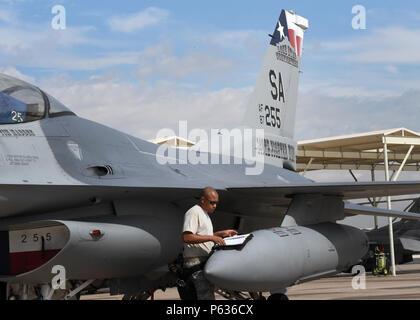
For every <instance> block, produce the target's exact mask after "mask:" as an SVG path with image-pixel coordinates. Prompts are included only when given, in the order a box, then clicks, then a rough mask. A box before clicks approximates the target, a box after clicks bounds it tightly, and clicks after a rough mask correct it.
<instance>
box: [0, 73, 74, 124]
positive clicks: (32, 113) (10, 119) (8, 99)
mask: <svg viewBox="0 0 420 320" xmlns="http://www.w3.org/2000/svg"><path fill="white" fill-rule="evenodd" d="M65 114H67V115H68V114H74V113H73V112H71V111H70V110H69V109H68V108H66V107H65V106H64V105H63V104H61V103H60V102H59V101H58V100H56V99H55V98H54V97H52V96H50V95H48V94H46V93H44V92H43V91H41V90H40V89H39V88H37V87H35V86H33V85H30V84H28V83H26V82H24V81H22V80H19V79H16V78H13V77H11V76H8V75H5V74H0V124H14V123H23V122H30V121H35V120H40V119H43V118H45V117H46V116H47V115H48V116H49V117H55V116H59V115H65Z"/></svg>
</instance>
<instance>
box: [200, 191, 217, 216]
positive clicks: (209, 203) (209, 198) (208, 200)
mask: <svg viewBox="0 0 420 320" xmlns="http://www.w3.org/2000/svg"><path fill="white" fill-rule="evenodd" d="M218 203H219V194H218V193H217V191H216V190H215V189H214V188H212V187H206V188H204V189H203V191H202V193H201V197H200V206H201V207H202V208H203V210H204V211H206V212H208V213H212V212H214V210H216V206H217V204H218Z"/></svg>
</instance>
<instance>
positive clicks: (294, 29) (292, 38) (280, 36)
mask: <svg viewBox="0 0 420 320" xmlns="http://www.w3.org/2000/svg"><path fill="white" fill-rule="evenodd" d="M308 27H309V23H308V20H307V19H305V18H303V17H301V16H298V15H297V14H295V13H294V12H293V11H286V10H283V11H282V12H281V14H280V17H279V21H278V22H277V25H276V28H275V29H274V33H273V36H272V39H271V43H270V44H271V45H273V46H276V45H277V44H278V43H280V42H283V41H284V39H286V38H287V40H289V43H290V45H291V46H292V47H293V49H295V51H296V54H297V55H298V56H299V57H300V56H301V55H302V46H303V34H304V31H305V30H306V29H308Z"/></svg>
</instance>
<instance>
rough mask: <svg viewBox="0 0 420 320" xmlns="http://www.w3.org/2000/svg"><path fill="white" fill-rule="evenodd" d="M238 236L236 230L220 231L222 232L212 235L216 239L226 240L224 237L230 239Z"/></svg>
mask: <svg viewBox="0 0 420 320" xmlns="http://www.w3.org/2000/svg"><path fill="white" fill-rule="evenodd" d="M237 234H238V231H236V230H230V229H229V230H222V231H217V232H215V233H214V235H215V236H217V237H221V238H226V237H232V236H236V235H237Z"/></svg>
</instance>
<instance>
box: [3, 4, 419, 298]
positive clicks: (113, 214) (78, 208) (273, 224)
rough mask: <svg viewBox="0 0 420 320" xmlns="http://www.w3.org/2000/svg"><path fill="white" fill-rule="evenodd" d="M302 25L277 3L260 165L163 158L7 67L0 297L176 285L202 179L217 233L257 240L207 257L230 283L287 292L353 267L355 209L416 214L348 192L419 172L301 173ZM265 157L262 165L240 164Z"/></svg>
mask: <svg viewBox="0 0 420 320" xmlns="http://www.w3.org/2000/svg"><path fill="white" fill-rule="evenodd" d="M307 28H308V21H307V20H306V19H304V18H302V17H300V16H298V15H296V14H295V13H293V12H291V11H285V10H283V11H282V12H281V15H280V17H279V19H278V20H277V21H276V25H275V29H274V32H273V34H272V35H271V37H270V44H269V46H268V50H267V53H266V56H265V58H264V61H263V67H262V69H261V72H260V75H259V77H258V79H257V84H256V87H255V92H254V95H253V96H252V99H251V101H250V104H249V106H248V109H247V112H246V117H245V121H244V125H245V127H247V128H252V129H253V130H256V129H264V136H263V137H261V136H258V135H256V136H254V137H252V138H251V141H252V142H253V148H254V149H253V150H254V151H255V153H256V155H259V156H261V158H262V161H260V162H259V161H254V162H252V160H255V159H254V158H252V157H250V158H246V156H245V155H244V156H243V158H242V159H239V160H241V161H238V162H235V161H234V160H238V159H234V158H233V156H231V157H230V161H229V163H227V164H223V163H222V164H203V163H199V164H191V163H182V162H181V161H179V160H180V159H182V157H183V155H184V154H183V153H182V151H181V150H173V149H168V150H167V153H168V154H169V153H170V152H175V154H176V156H177V157H176V158H175V160H177V161H174V162H170V161H167V162H166V164H164V165H162V164H161V163H160V162H161V161H163V162H164V161H165V160H168V158H166V157H165V154H160V153H159V150H161V149H159V148H160V147H159V146H156V145H154V144H151V143H149V142H146V141H144V140H141V139H138V138H135V137H133V136H130V135H127V134H124V133H122V132H119V131H117V130H114V129H111V128H108V127H105V126H102V125H100V124H98V123H95V122H92V121H89V120H85V119H82V118H80V117H78V116H76V115H75V114H74V113H73V112H72V111H71V110H69V109H68V108H66V107H65V106H63V105H62V104H61V103H60V102H58V101H57V100H56V99H54V98H53V97H51V96H49V95H48V94H47V93H45V92H43V91H42V90H41V89H39V88H37V87H35V86H33V85H30V84H28V83H25V82H23V81H20V80H18V79H15V78H12V77H9V76H6V75H1V76H0V108H1V109H0V123H1V128H0V172H1V175H0V176H1V179H0V208H1V210H0V219H1V220H0V230H1V232H0V275H1V278H0V280H1V281H3V282H5V283H7V284H8V285H7V287H6V288H5V289H6V290H5V292H4V295H5V296H8V297H11V296H13V297H15V298H18V299H27V298H34V297H36V298H42V299H50V298H52V297H54V298H58V297H59V296H60V294H61V296H64V297H65V298H67V299H68V298H72V297H74V296H77V294H78V293H79V292H80V291H81V290H84V289H86V288H88V287H89V286H94V287H96V288H98V287H109V288H110V290H111V293H112V294H114V293H119V294H120V293H125V294H127V295H136V294H138V293H139V292H140V293H141V292H147V291H152V290H155V289H158V288H165V287H167V286H170V285H174V277H173V275H172V274H171V273H170V272H169V271H168V264H170V263H171V262H172V261H174V260H175V259H176V257H177V256H178V254H179V253H180V251H181V248H182V242H181V227H182V222H183V216H184V213H185V212H186V210H187V209H188V208H190V207H191V206H192V205H193V204H195V203H196V201H197V200H196V197H197V196H198V195H199V193H200V191H201V189H202V188H204V187H205V186H212V187H214V188H216V189H217V190H218V191H219V195H220V199H221V203H220V206H219V208H218V212H217V214H216V215H215V216H214V225H215V229H216V228H236V229H238V231H239V232H241V233H246V232H252V233H253V236H254V237H253V239H251V240H250V241H249V242H248V243H247V244H246V246H244V248H243V249H242V250H221V251H217V252H215V253H214V254H213V255H212V256H211V258H210V260H209V262H208V263H207V266H206V270H205V272H206V274H207V276H208V278H209V279H210V280H211V281H212V282H214V283H215V284H216V285H217V286H218V287H220V288H223V289H227V290H243V291H249V292H257V291H271V292H273V293H278V294H279V292H282V291H283V290H284V289H285V288H287V287H289V286H291V285H293V284H295V283H298V282H302V281H308V280H311V279H316V278H319V277H322V276H326V275H331V274H335V273H338V272H341V271H342V270H346V269H348V268H349V267H351V266H353V265H354V264H357V263H358V262H359V261H360V259H361V257H363V256H364V254H365V253H366V252H367V250H368V240H367V238H366V235H365V233H364V232H363V231H362V230H359V229H357V228H353V227H350V226H344V225H339V224H336V223H335V222H336V221H337V220H341V219H343V218H344V217H345V216H347V215H352V214H368V215H383V216H391V217H401V218H406V219H419V215H417V214H413V213H407V212H397V211H390V210H382V209H375V208H369V207H364V206H359V205H354V204H351V203H348V202H346V200H349V199H357V198H365V197H367V196H371V197H375V196H383V195H400V194H414V193H418V191H419V188H420V183H418V182H398V183H396V182H394V183H357V184H356V183H351V184H350V183H314V182H313V181H311V180H308V179H306V178H304V177H302V176H300V175H299V174H297V173H296V172H294V168H295V165H296V142H295V141H294V124H295V111H296V100H297V88H298V77H299V68H300V59H301V55H302V45H303V35H304V31H305V30H306V29H307ZM244 142H246V141H244ZM233 147H237V145H233ZM192 152H194V153H195V154H196V155H198V154H200V156H204V157H209V158H211V156H213V155H209V154H207V153H202V152H201V151H200V150H193V151H192ZM172 160H173V159H172ZM249 163H251V165H249ZM261 164H263V170H262V172H261V173H260V174H258V175H247V174H246V173H247V170H246V169H249V168H251V169H252V168H256V167H257V166H258V165H261ZM57 266H62V267H64V270H65V279H66V280H67V281H66V282H65V283H63V282H62V281H60V282H59V283H60V284H61V285H64V284H65V289H63V290H57V291H54V289H53V288H52V282H53V281H54V279H55V274H57V276H59V275H62V273H60V270H61V269H57V268H56V267H57ZM57 270H58V271H57ZM273 297H280V298H285V296H284V295H282V293H280V294H279V295H277V296H275V295H273Z"/></svg>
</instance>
